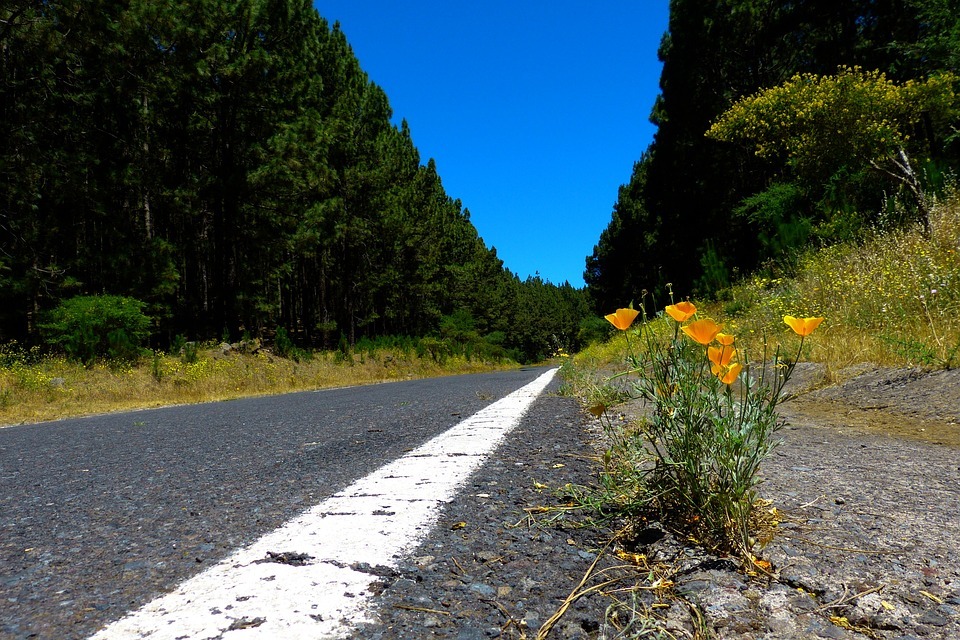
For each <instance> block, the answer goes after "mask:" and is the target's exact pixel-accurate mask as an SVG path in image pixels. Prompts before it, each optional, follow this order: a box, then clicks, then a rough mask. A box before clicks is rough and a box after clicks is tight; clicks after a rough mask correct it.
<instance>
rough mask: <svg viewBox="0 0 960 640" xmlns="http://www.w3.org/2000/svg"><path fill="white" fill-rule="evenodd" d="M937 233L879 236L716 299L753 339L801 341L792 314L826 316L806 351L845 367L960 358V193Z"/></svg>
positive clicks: (935, 221)
mask: <svg viewBox="0 0 960 640" xmlns="http://www.w3.org/2000/svg"><path fill="white" fill-rule="evenodd" d="M931 222H932V225H931V233H930V235H929V236H924V235H923V234H922V233H921V231H920V229H919V228H911V229H906V230H900V231H896V232H891V233H886V234H878V235H876V236H875V237H873V238H870V239H869V240H867V241H865V242H863V243H862V244H856V245H854V244H846V245H838V246H834V247H830V248H827V249H823V250H820V251H815V252H811V253H809V254H807V255H806V256H804V258H803V259H802V260H801V269H800V274H799V276H798V277H796V278H791V279H785V278H784V279H769V278H762V277H754V278H752V279H750V280H748V281H746V282H743V283H741V284H739V285H738V286H736V287H734V288H733V289H731V291H730V292H729V293H728V295H727V296H726V297H727V299H726V300H725V301H723V302H721V303H717V304H712V305H706V308H707V309H708V310H709V312H710V313H713V314H714V315H715V316H716V317H719V318H722V319H724V321H725V322H726V324H727V327H728V328H729V329H730V330H732V331H734V332H736V333H737V335H738V339H739V340H741V344H742V345H743V346H752V350H753V351H754V352H756V351H757V350H758V349H759V348H760V347H761V345H762V342H763V338H764V337H766V339H767V341H768V342H771V341H785V342H787V343H789V342H791V338H790V336H789V335H788V334H789V330H788V329H787V328H786V327H785V326H784V325H783V323H782V317H783V316H784V315H786V314H790V315H795V316H824V317H826V321H825V322H824V323H823V325H822V326H821V328H820V329H818V330H817V332H816V334H815V339H812V340H809V341H808V343H809V345H810V349H809V352H807V353H805V354H804V357H805V358H806V359H809V360H815V361H819V362H824V363H826V364H828V365H829V366H830V367H831V368H836V369H840V368H843V367H845V366H849V365H851V364H855V363H858V362H872V363H875V364H879V365H887V366H927V367H951V366H957V365H958V364H960V196H957V195H954V196H952V197H951V198H949V199H948V200H946V201H944V202H941V203H939V204H938V205H937V206H936V208H935V209H934V214H933V216H932V220H931Z"/></svg>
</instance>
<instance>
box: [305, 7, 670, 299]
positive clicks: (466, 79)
mask: <svg viewBox="0 0 960 640" xmlns="http://www.w3.org/2000/svg"><path fill="white" fill-rule="evenodd" d="M668 4H669V2H668V0H603V1H602V2H588V1H586V0H524V1H519V2H518V1H517V0H511V1H507V0H484V1H482V2H459V1H455V0H417V1H413V0H411V1H409V2H404V1H402V0H314V5H315V6H316V7H317V10H318V11H319V12H320V15H322V16H323V17H324V18H326V19H327V20H328V21H329V22H330V23H331V24H332V23H333V22H337V21H338V22H340V26H341V28H342V30H343V32H344V33H345V34H346V36H347V40H348V41H349V42H350V44H351V46H352V47H353V51H354V53H355V54H356V56H357V58H358V59H359V60H360V65H361V67H362V68H363V69H364V71H366V72H367V74H368V75H369V76H370V80H372V81H373V82H375V83H376V84H378V85H380V86H381V87H383V89H384V90H385V91H386V94H387V97H388V98H389V99H390V105H391V106H392V107H393V113H394V121H395V123H397V124H399V123H400V121H401V120H402V119H406V120H407V122H408V123H409V124H410V130H411V134H412V136H413V142H414V144H415V145H416V147H417V149H419V151H420V158H421V162H423V163H424V164H426V162H427V160H428V159H429V158H434V159H435V160H436V163H437V171H438V173H439V174H440V178H441V180H442V181H443V186H444V189H445V190H446V192H447V194H448V195H449V196H450V197H452V198H459V199H460V200H461V201H462V202H463V206H464V207H466V208H467V209H469V210H470V214H471V220H472V221H473V224H474V226H476V228H477V230H478V231H479V233H480V235H481V236H482V237H483V239H484V241H485V242H486V244H487V246H488V247H490V246H493V247H496V249H497V254H498V255H499V256H500V258H501V259H502V260H503V261H504V263H505V265H506V267H507V268H508V269H510V270H511V271H513V272H515V273H517V274H518V275H519V276H520V277H521V278H526V277H527V276H529V275H533V274H534V273H539V274H540V275H541V277H543V278H545V279H547V280H550V281H551V282H553V283H556V284H562V283H563V282H564V281H569V282H570V283H571V284H572V285H574V286H577V287H580V286H583V269H584V260H585V258H586V256H587V255H589V254H590V253H592V251H593V247H594V245H595V244H596V243H597V240H598V239H599V238H600V232H601V231H602V230H603V229H604V228H606V226H607V224H608V223H609V222H610V214H611V211H612V209H613V205H614V203H615V202H616V200H617V188H618V187H619V186H620V185H621V184H624V183H626V182H627V181H628V180H629V178H630V172H631V170H632V167H633V163H634V162H635V161H636V160H638V159H639V158H640V155H641V154H642V153H643V151H644V150H645V149H646V148H647V145H648V144H649V143H650V141H651V140H652V137H653V132H654V127H653V125H651V124H650V123H649V120H648V117H649V115H650V109H651V107H652V106H653V102H654V100H655V98H656V96H657V93H658V92H659V87H658V82H659V78H660V68H661V65H660V62H659V61H658V60H657V48H658V46H659V44H660V38H661V36H662V35H663V33H664V31H666V29H667V16H668Z"/></svg>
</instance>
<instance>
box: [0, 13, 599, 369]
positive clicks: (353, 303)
mask: <svg viewBox="0 0 960 640" xmlns="http://www.w3.org/2000/svg"><path fill="white" fill-rule="evenodd" d="M0 24H2V25H3V26H2V28H0V51H3V52H4V55H3V56H0V75H2V77H3V78H4V81H3V82H2V83H0V173H2V177H3V179H2V180H0V218H2V219H3V220H4V223H3V225H2V229H0V233H2V237H0V243H2V246H3V251H2V252H0V303H2V304H0V335H3V336H4V337H8V336H9V337H15V338H19V339H24V338H28V339H32V338H33V337H34V334H35V333H36V332H37V326H36V317H35V311H36V310H37V309H43V308H50V307H53V306H55V305H56V304H57V303H58V302H59V301H60V300H62V299H63V298H66V297H69V296H71V295H74V294H75V293H76V292H77V291H79V290H97V291H109V292H111V293H115V294H122V295H127V296H131V297H134V298H137V299H139V300H143V301H145V302H146V303H147V307H146V310H147V312H149V313H150V315H151V316H153V317H155V318H156V319H157V322H158V328H159V329H160V333H161V335H177V334H180V333H187V334H189V335H192V336H196V337H197V338H198V339H200V340H206V339H212V338H218V337H222V339H223V340H224V341H225V342H230V341H231V337H234V338H235V337H239V336H242V335H243V334H244V333H247V334H249V336H251V337H261V338H262V337H264V336H265V335H270V334H271V333H272V332H273V331H274V330H275V329H276V328H277V327H281V328H283V329H285V330H286V331H287V332H288V333H287V336H288V337H290V336H295V340H292V342H291V344H289V345H286V344H284V346H283V347H281V350H283V351H286V352H287V353H289V354H297V353H300V352H298V351H296V349H303V350H304V353H305V352H306V351H307V350H309V349H314V348H324V349H335V348H338V346H339V345H338V342H337V341H338V339H339V338H340V336H341V334H342V335H343V336H344V340H345V341H346V345H347V346H346V349H340V353H341V354H346V353H348V352H349V351H350V349H351V348H352V347H353V345H356V344H357V343H358V342H360V341H362V340H364V339H371V340H375V339H376V338H378V337H379V336H386V335H411V336H426V335H430V334H435V333H437V332H438V331H442V328H441V326H440V323H441V320H442V319H443V318H444V317H445V316H451V315H452V314H455V313H458V312H459V311H460V310H466V311H468V312H469V313H470V314H471V315H472V317H473V318H474V321H475V327H474V328H475V330H476V332H477V334H478V335H479V336H485V335H488V334H490V333H493V332H501V333H502V334H504V335H505V336H506V337H505V338H504V340H503V341H502V345H503V346H504V348H509V349H513V350H515V352H517V353H520V354H521V356H520V357H523V358H526V359H535V358H536V357H537V356H538V354H539V353H542V352H545V351H546V350H548V348H549V347H548V345H549V344H550V340H551V339H552V333H553V331H550V332H544V331H541V332H538V333H537V334H536V335H529V334H528V333H527V332H526V331H522V332H517V331H516V329H517V328H518V327H520V328H523V329H525V327H526V321H521V316H520V315H519V314H518V313H517V307H518V306H519V305H521V304H523V302H522V301H523V300H525V299H527V298H530V297H533V296H539V295H540V292H535V291H534V290H535V289H536V287H527V286H525V285H522V284H521V285H518V283H517V281H516V277H515V276H514V275H513V274H512V273H510V272H509V271H508V270H507V269H505V268H504V265H503V263H502V261H501V260H499V258H497V256H496V252H495V251H493V250H492V249H488V248H487V247H486V246H484V244H483V241H482V240H481V239H480V237H479V235H478V234H477V231H476V229H475V227H474V226H473V224H472V223H471V222H470V214H469V211H468V210H467V209H465V208H464V207H463V205H462V203H461V202H460V201H458V200H455V199H453V198H451V197H450V196H449V195H448V194H447V193H446V192H445V190H444V188H443V185H442V182H441V179H440V176H439V175H438V173H437V170H436V164H435V163H434V162H433V160H429V159H427V160H426V161H425V162H421V158H420V155H419V152H418V151H417V149H416V147H415V146H414V144H413V141H412V135H411V132H410V129H409V127H408V125H407V123H406V122H402V123H401V124H400V125H399V126H395V125H394V124H393V122H392V120H391V119H392V115H393V114H392V112H391V108H390V104H389V100H388V98H387V96H386V94H385V93H384V91H383V89H381V88H380V87H378V86H377V85H375V84H374V83H372V82H371V81H370V79H369V78H368V77H367V75H366V73H365V72H364V71H363V69H362V68H361V67H360V63H359V61H358V60H357V58H356V56H355V55H354V54H353V51H352V50H351V47H350V45H349V43H348V41H347V37H346V35H345V34H344V33H343V32H342V31H341V30H340V28H339V26H338V25H335V24H334V25H330V24H329V23H328V22H327V21H326V20H324V19H323V18H322V17H321V16H320V15H319V14H318V13H317V11H316V10H315V9H314V7H313V5H312V3H310V2H307V1H305V0H211V1H209V2H187V3H164V2H159V3H158V2H149V1H147V0H132V1H131V2H125V3H116V2H107V1H106V0H91V2H84V3H81V2H77V1H75V0H71V1H68V2H57V3H46V4H44V3H40V4H37V3H33V4H31V3H26V4H25V5H24V6H23V7H21V8H20V9H17V10H6V9H0ZM550 286H551V287H553V285H550ZM554 288H556V289H558V290H559V289H560V288H561V287H554ZM555 293H556V296H555V297H557V298H558V299H560V298H562V299H564V300H566V299H567V298H570V297H571V296H569V295H568V293H569V292H567V291H566V290H564V292H563V293H562V294H561V293H560V292H559V291H557V292H555ZM574 297H575V296H574ZM550 313H551V314H553V315H554V317H556V318H563V323H565V324H574V325H575V324H576V323H578V322H579V319H580V318H579V316H578V315H576V314H579V313H581V310H580V307H579V306H578V304H577V303H576V301H572V300H571V301H569V304H567V303H564V305H563V306H556V305H555V306H553V308H552V309H550ZM558 322H559V321H558ZM551 329H553V328H551ZM116 339H117V340H118V341H120V342H122V340H121V338H120V337H119V336H117V337H116ZM571 340H575V336H573V337H572V338H571ZM120 342H118V343H117V346H116V348H123V347H122V345H121V344H120ZM293 342H295V344H293ZM468 342H469V341H468ZM571 345H572V343H571ZM342 357H346V355H342Z"/></svg>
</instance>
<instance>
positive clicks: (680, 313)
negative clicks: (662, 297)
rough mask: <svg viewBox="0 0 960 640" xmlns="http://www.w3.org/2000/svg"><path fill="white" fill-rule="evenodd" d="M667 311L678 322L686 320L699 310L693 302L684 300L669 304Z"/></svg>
mask: <svg viewBox="0 0 960 640" xmlns="http://www.w3.org/2000/svg"><path fill="white" fill-rule="evenodd" d="M666 311H667V313H668V314H670V317H671V318H673V319H674V320H676V321H677V322H686V321H687V320H689V319H690V318H691V316H693V314H695V313H696V312H697V308H696V307H695V306H693V303H692V302H687V301H686V300H684V301H683V302H678V303H677V304H668V305H667V309H666Z"/></svg>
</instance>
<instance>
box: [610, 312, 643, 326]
mask: <svg viewBox="0 0 960 640" xmlns="http://www.w3.org/2000/svg"><path fill="white" fill-rule="evenodd" d="M638 315H640V312H639V311H637V310H636V309H617V312H616V313H610V314H607V315H605V316H604V318H606V319H607V320H609V321H610V324H612V325H613V326H615V327H616V328H617V329H620V331H626V330H627V329H629V328H630V325H631V324H633V321H634V320H636V318H637V316H638Z"/></svg>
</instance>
